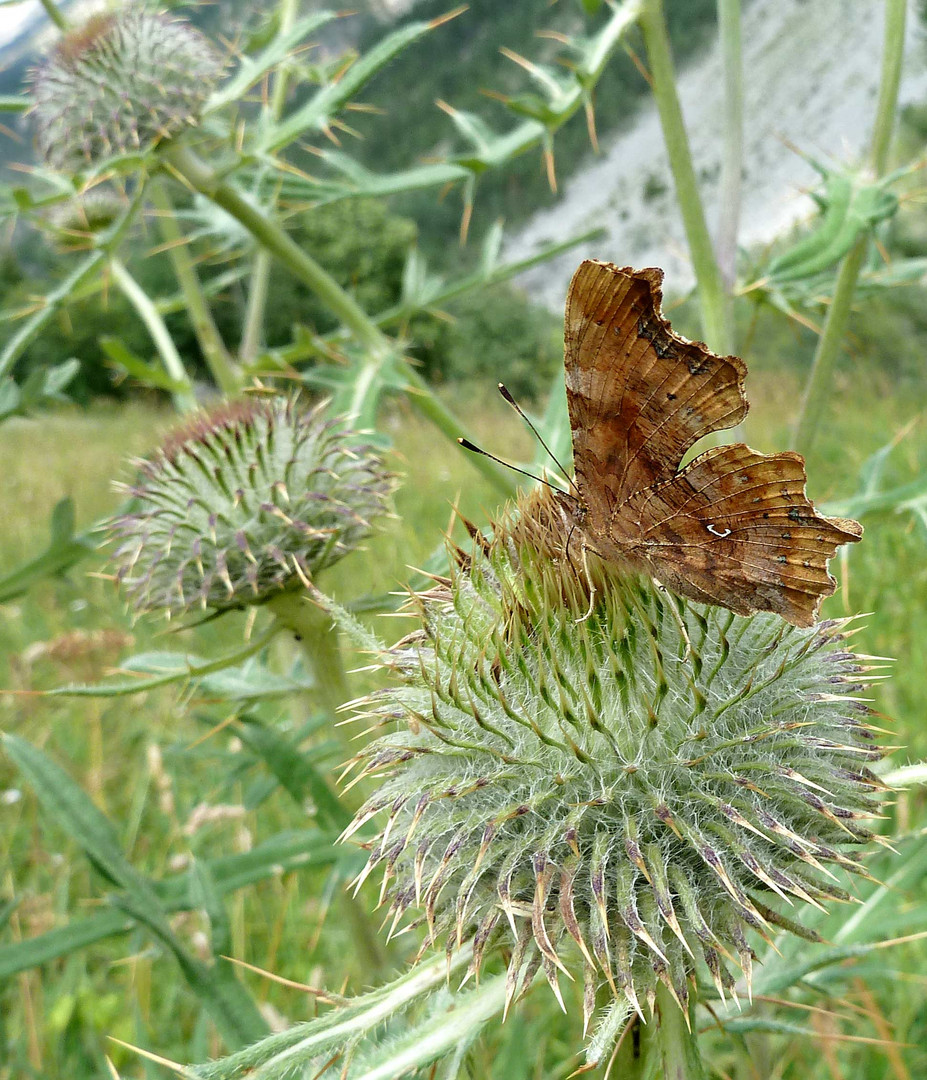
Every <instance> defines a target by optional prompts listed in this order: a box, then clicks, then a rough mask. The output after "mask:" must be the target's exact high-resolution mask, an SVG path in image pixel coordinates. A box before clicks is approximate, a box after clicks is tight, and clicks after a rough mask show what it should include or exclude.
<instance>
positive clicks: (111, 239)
mask: <svg viewBox="0 0 927 1080" xmlns="http://www.w3.org/2000/svg"><path fill="white" fill-rule="evenodd" d="M144 192H145V185H144V183H139V185H138V187H137V189H136V191H135V194H134V195H133V196H132V200H131V202H130V203H129V204H128V206H127V207H126V208H125V210H124V211H123V212H122V213H121V214H120V215H119V217H118V218H116V220H115V221H114V222H113V223H112V225H110V226H109V228H107V229H105V230H104V231H103V232H102V233H100V235H99V238H98V239H97V243H96V247H95V249H94V250H93V251H91V252H90V253H89V254H88V255H87V256H86V257H85V259H84V261H83V262H82V263H81V264H80V266H78V267H77V268H76V269H75V270H73V271H72V272H71V273H70V274H69V275H68V276H67V277H66V278H65V279H64V281H62V282H61V284H60V285H58V286H57V288H55V289H52V291H51V292H49V293H48V294H47V295H46V296H45V298H44V300H43V302H42V306H41V307H40V308H39V309H38V310H37V311H35V312H33V314H32V315H30V316H29V317H28V318H27V319H24V320H23V322H22V325H21V326H20V328H19V329H18V330H17V331H16V333H15V334H14V335H13V336H12V337H11V338H10V340H9V341H8V342H7V343H6V345H4V346H3V350H2V352H0V378H3V377H4V376H5V375H8V374H9V373H10V372H11V371H12V369H13V366H14V364H15V363H16V361H17V360H18V359H19V358H20V356H22V354H23V353H24V352H25V351H26V349H27V348H28V347H29V345H30V344H31V343H32V341H33V340H34V339H35V337H36V336H37V335H38V334H39V332H40V331H41V330H42V328H43V327H44V326H45V324H46V323H47V322H48V321H49V319H51V317H52V316H53V315H54V314H55V312H57V311H58V310H60V309H61V308H62V307H63V306H64V305H65V304H66V303H67V302H68V300H70V299H71V297H72V296H73V295H74V293H75V292H76V291H77V290H78V289H79V288H80V287H81V286H82V285H85V284H86V283H87V282H88V281H89V280H90V278H92V277H93V275H94V274H95V273H96V271H97V269H98V268H99V266H100V264H101V263H103V262H105V261H106V259H107V257H108V256H109V255H111V254H112V253H113V252H115V251H116V249H117V248H118V247H119V245H120V243H121V242H122V240H123V237H124V236H125V234H126V232H127V231H128V229H129V226H130V225H131V224H132V222H133V221H134V220H135V214H136V211H137V210H138V208H139V206H140V205H141V202H142V198H143V195H144Z"/></svg>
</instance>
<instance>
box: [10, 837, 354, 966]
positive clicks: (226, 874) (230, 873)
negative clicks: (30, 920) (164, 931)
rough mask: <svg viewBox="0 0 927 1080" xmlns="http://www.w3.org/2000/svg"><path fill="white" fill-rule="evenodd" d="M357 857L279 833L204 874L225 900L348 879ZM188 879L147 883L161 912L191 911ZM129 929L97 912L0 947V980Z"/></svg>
mask: <svg viewBox="0 0 927 1080" xmlns="http://www.w3.org/2000/svg"><path fill="white" fill-rule="evenodd" d="M361 854H362V853H358V852H356V851H355V850H353V849H351V848H336V847H335V846H334V835H333V834H326V833H323V832H321V831H320V830H318V829H305V830H300V831H287V832H281V833H278V834H277V835H276V836H273V837H271V838H270V839H268V840H265V841H264V842H263V843H261V844H258V845H257V846H256V847H254V848H252V849H251V850H250V851H246V852H241V853H238V854H235V855H224V856H220V857H219V858H216V859H211V860H209V869H210V872H211V874H212V876H213V879H214V881H215V884H216V888H217V889H218V890H219V892H221V893H222V895H225V894H226V893H230V892H234V891H236V890H238V889H243V888H246V887H247V886H249V885H253V884H255V882H258V881H264V880H266V879H267V878H271V877H276V876H278V875H279V874H280V873H286V872H287V871H290V870H296V869H301V868H304V867H309V866H329V865H331V864H332V863H342V864H343V866H344V870H343V876H348V875H350V874H351V873H354V872H356V871H357V870H358V869H359V868H360V864H361V863H362V861H363V860H362V859H361ZM191 877H192V871H189V870H188V871H186V872H185V873H183V874H178V875H176V876H175V877H171V878H166V879H164V880H163V881H153V882H152V885H153V887H154V890H155V892H156V894H157V895H158V898H159V899H160V901H161V903H162V905H163V907H164V910H165V911H167V912H169V913H172V912H176V911H189V910H190V909H192V908H194V907H195V906H196V903H195V901H194V898H193V886H192V883H191ZM134 925H135V924H134V921H133V920H132V919H130V918H129V917H128V916H127V915H126V914H125V912H124V911H122V910H121V909H120V910H115V909H111V910H102V911H98V912H96V913H95V914H93V915H90V916H88V917H87V918H84V919H75V920H74V921H73V922H70V923H68V924H67V925H66V926H62V927H58V928H56V929H54V930H49V931H48V932H46V933H44V934H40V935H39V936H38V937H35V938H31V939H30V940H28V941H18V942H15V943H14V944H12V945H4V946H0V979H2V978H6V977H8V976H10V975H15V974H16V973H17V972H18V971H25V970H27V969H28V968H31V967H36V966H37V965H38V964H44V963H48V962H49V961H52V960H56V959H58V958H59V957H61V956H65V955H67V954H68V953H71V952H76V951H77V950H79V949H83V948H86V947H87V946H88V945H93V944H95V943H96V942H98V941H103V940H105V939H106V938H108V937H112V936H114V935H116V934H123V933H128V931H129V930H131V929H132V927H133V926H134Z"/></svg>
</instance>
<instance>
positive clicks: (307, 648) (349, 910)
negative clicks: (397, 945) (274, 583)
mask: <svg viewBox="0 0 927 1080" xmlns="http://www.w3.org/2000/svg"><path fill="white" fill-rule="evenodd" d="M267 607H268V608H269V609H270V611H271V612H272V613H273V615H274V617H275V619H276V624H277V625H278V626H280V627H282V628H284V629H286V630H289V631H290V632H291V633H292V634H293V635H294V636H295V637H296V640H297V641H298V642H299V646H300V649H301V650H302V654H303V656H304V658H305V660H306V663H307V664H308V666H309V670H310V671H311V672H312V673H313V676H314V677H315V693H316V697H317V699H318V701H319V704H320V705H321V706H322V708H324V709H325V711H326V712H327V713H328V714H329V716H330V717H331V719H332V721H333V722H332V725H331V733H332V734H333V735H335V736H340V732H341V729H340V728H338V727H336V726H335V723H334V720H335V718H336V716H337V710H338V709H339V708H340V707H341V706H342V705H343V704H344V703H345V702H346V701H347V700H348V681H347V676H346V674H345V670H344V661H343V659H342V656H341V646H340V644H339V641H338V631H337V629H336V628H335V627H334V626H333V625H332V619H331V616H330V615H329V614H328V612H326V611H323V610H322V609H321V608H320V607H318V606H317V605H316V604H315V603H313V601H312V600H310V599H309V598H308V597H307V596H306V594H305V593H303V592H302V591H301V590H297V591H292V592H286V593H281V595H280V596H276V597H274V598H273V599H272V600H269V601H268V603H267ZM332 797H333V798H334V799H337V798H338V796H337V795H336V794H335V793H334V792H333V793H332ZM341 903H342V907H343V910H344V913H345V916H346V917H347V919H348V922H350V924H351V931H352V938H353V941H354V944H355V947H356V949H357V952H358V954H359V955H360V956H361V958H362V959H363V962H364V964H365V966H366V969H367V970H368V971H369V972H371V973H373V972H378V971H382V970H383V969H384V968H385V967H386V964H387V956H386V952H385V950H384V949H383V945H382V944H381V942H380V939H379V937H378V936H377V931H376V928H375V927H374V925H373V923H372V922H371V920H370V916H369V914H368V912H367V910H366V909H365V908H363V907H362V906H361V904H360V902H359V901H358V900H357V898H356V897H355V896H353V895H352V894H351V893H349V892H348V891H347V890H346V889H342V890H341Z"/></svg>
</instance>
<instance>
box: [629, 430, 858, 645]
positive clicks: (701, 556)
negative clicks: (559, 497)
mask: <svg viewBox="0 0 927 1080" xmlns="http://www.w3.org/2000/svg"><path fill="white" fill-rule="evenodd" d="M622 521H623V523H624V525H625V526H627V527H629V529H630V526H631V523H633V533H634V536H635V543H634V549H635V552H636V553H637V554H639V555H640V556H641V557H642V559H643V560H644V561H645V562H646V564H647V565H648V568H649V569H650V570H651V572H652V573H653V576H654V577H656V578H657V579H658V580H659V581H661V582H663V584H664V585H666V586H668V587H669V588H670V589H672V590H673V591H675V592H679V593H682V594H683V595H684V596H688V597H690V598H691V599H694V600H699V601H702V602H703V603H710V604H720V605H722V606H723V607H726V608H729V609H730V610H731V611H734V612H736V613H737V614H738V615H748V614H750V613H751V612H754V611H774V612H776V613H777V614H778V615H781V616H782V617H783V618H784V619H786V620H788V622H790V623H794V624H795V625H796V626H811V625H812V624H813V623H814V621H815V619H816V617H817V611H818V607H819V606H820V603H821V600H822V599H823V598H824V597H825V596H830V594H831V593H832V592H833V591H834V587H835V582H834V579H833V578H832V577H831V576H830V574H829V573H828V572H827V561H828V559H830V558H831V557H832V556H833V554H834V552H835V551H836V550H837V548H838V547H839V546H840V545H841V544H846V543H852V542H854V541H856V540H859V539H860V537H861V536H862V533H863V530H862V526H861V525H860V524H859V522H857V521H851V520H848V519H844V518H827V517H824V516H823V515H821V514H818V513H817V511H816V510H815V508H814V506H813V504H812V503H811V502H810V500H809V499H808V498H807V496H806V495H805V467H804V461H803V459H802V458H801V456H800V455H799V454H794V453H782V454H770V455H767V454H760V453H758V452H757V451H756V450H751V449H750V448H749V447H748V446H744V445H742V444H737V445H734V446H721V447H717V448H715V449H713V450H709V451H707V452H706V453H704V454H701V455H699V456H698V457H697V458H695V459H694V460H693V461H692V462H690V464H689V465H687V466H686V468H685V469H683V470H682V472H680V473H679V474H678V475H676V476H674V477H672V479H670V480H667V481H664V482H663V483H659V484H657V485H655V486H654V487H652V488H650V489H649V490H645V491H638V492H636V493H635V494H634V495H633V496H631V498H630V499H629V500H628V501H627V503H626V505H625V507H624V508H623V510H622ZM638 541H639V544H638Z"/></svg>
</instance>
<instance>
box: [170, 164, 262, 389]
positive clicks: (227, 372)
mask: <svg viewBox="0 0 927 1080" xmlns="http://www.w3.org/2000/svg"><path fill="white" fill-rule="evenodd" d="M150 195H151V201H152V202H153V203H154V205H155V207H156V208H157V210H158V228H159V230H160V232H161V236H162V237H163V239H164V240H165V242H166V245H167V254H168V256H169V258H170V260H171V265H172V266H173V268H174V275H175V276H176V278H177V282H178V284H179V285H180V290H181V292H182V293H183V296H184V300H185V301H186V310H187V313H188V315H189V316H190V322H191V323H192V325H193V332H194V333H195V334H196V340H197V341H198V342H199V346H200V350H201V351H202V353H203V359H204V360H205V361H206V364H207V366H208V368H209V370H210V372H211V374H212V377H213V380H214V381H215V383H216V386H218V387H219V389H220V390H221V391H222V393H223V394H225V395H227V396H234V395H235V394H237V393H238V391H239V390H240V389H241V378H240V376H239V375H238V373H237V372H236V371H235V363H234V361H233V359H232V357H231V354H230V353H229V351H228V349H226V347H225V343H224V342H223V340H222V337H221V335H220V334H219V330H218V328H217V327H216V324H215V321H214V320H213V317H212V312H211V311H210V309H209V304H208V303H207V301H206V296H205V294H204V292H203V287H202V285H201V283H200V279H199V277H198V275H197V273H196V268H195V266H194V265H193V260H192V259H191V258H190V253H189V251H188V250H187V248H186V244H185V238H184V235H183V233H182V232H181V229H180V225H179V223H178V221H177V217H176V216H175V214H174V206H173V203H172V202H171V199H170V196H169V195H168V193H167V191H165V189H164V185H163V184H162V183H160V182H158V181H155V183H153V184H152V185H151V190H150Z"/></svg>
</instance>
